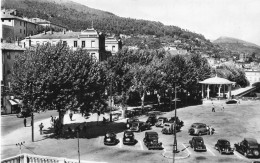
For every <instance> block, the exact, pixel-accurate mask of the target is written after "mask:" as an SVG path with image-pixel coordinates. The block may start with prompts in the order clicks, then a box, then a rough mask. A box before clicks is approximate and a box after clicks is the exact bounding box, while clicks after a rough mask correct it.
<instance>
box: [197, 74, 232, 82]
mask: <svg viewBox="0 0 260 163" xmlns="http://www.w3.org/2000/svg"><path fill="white" fill-rule="evenodd" d="M199 83H201V84H234V83H236V82H232V81H229V80H227V79H225V78H220V77H218V76H215V77H212V78H208V79H205V80H204V81H201V82H199Z"/></svg>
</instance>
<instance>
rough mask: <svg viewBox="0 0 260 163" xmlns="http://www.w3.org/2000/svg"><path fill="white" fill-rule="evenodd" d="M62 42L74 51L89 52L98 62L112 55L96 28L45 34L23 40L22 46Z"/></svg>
mask: <svg viewBox="0 0 260 163" xmlns="http://www.w3.org/2000/svg"><path fill="white" fill-rule="evenodd" d="M60 41H62V43H63V44H66V45H67V46H69V47H71V48H72V49H73V50H76V49H77V48H83V49H85V50H87V51H88V52H89V54H90V55H91V56H93V57H94V58H95V59H96V60H97V61H103V60H106V59H107V57H108V56H109V55H110V53H109V52H107V51H106V50H105V35H104V34H102V33H98V32H97V31H96V30H95V29H94V28H90V29H86V30H83V31H81V32H72V31H63V32H54V31H49V32H44V33H41V34H37V35H34V36H29V37H26V38H25V39H24V40H22V45H23V47H36V46H37V44H39V45H40V44H45V43H47V42H48V43H51V44H53V45H55V44H57V43H58V42H60Z"/></svg>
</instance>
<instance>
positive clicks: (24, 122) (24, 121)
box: [23, 118, 26, 127]
mask: <svg viewBox="0 0 260 163" xmlns="http://www.w3.org/2000/svg"><path fill="white" fill-rule="evenodd" d="M23 124H24V127H26V118H24V120H23Z"/></svg>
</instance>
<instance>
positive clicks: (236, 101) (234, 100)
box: [226, 99, 238, 104]
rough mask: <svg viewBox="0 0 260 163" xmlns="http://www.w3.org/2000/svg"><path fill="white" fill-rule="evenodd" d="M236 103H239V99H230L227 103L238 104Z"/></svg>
mask: <svg viewBox="0 0 260 163" xmlns="http://www.w3.org/2000/svg"><path fill="white" fill-rule="evenodd" d="M236 103H238V100H236V99H230V100H227V101H226V104H236Z"/></svg>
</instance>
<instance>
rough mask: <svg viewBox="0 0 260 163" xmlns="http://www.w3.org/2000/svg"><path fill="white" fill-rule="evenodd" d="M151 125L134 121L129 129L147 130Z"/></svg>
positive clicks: (135, 130) (136, 130)
mask: <svg viewBox="0 0 260 163" xmlns="http://www.w3.org/2000/svg"><path fill="white" fill-rule="evenodd" d="M150 128H151V126H150V125H149V124H148V123H145V122H134V123H133V124H132V126H131V127H130V131H134V132H140V131H144V130H149V129H150Z"/></svg>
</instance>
